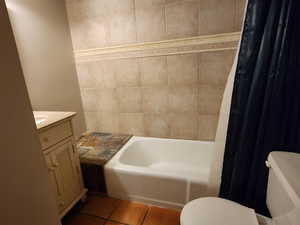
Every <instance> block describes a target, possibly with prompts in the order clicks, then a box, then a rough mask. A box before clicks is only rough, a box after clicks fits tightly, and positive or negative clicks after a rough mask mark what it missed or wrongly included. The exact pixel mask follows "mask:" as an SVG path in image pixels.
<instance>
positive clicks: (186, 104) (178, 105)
mask: <svg viewBox="0 0 300 225" xmlns="http://www.w3.org/2000/svg"><path fill="white" fill-rule="evenodd" d="M197 99H198V88H196V87H171V88H169V110H170V112H197V102H198V100H197Z"/></svg>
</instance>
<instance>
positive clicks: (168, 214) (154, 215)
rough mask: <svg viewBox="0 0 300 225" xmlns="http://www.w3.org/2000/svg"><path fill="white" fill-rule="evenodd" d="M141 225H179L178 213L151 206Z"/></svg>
mask: <svg viewBox="0 0 300 225" xmlns="http://www.w3.org/2000/svg"><path fill="white" fill-rule="evenodd" d="M143 225H180V212H178V211H175V210H171V209H164V208H159V207H155V206H152V207H151V208H150V210H149V212H148V214H147V216H146V219H145V221H144V223H143Z"/></svg>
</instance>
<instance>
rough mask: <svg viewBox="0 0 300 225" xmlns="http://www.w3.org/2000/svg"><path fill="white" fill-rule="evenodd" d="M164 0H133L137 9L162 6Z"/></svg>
mask: <svg viewBox="0 0 300 225" xmlns="http://www.w3.org/2000/svg"><path fill="white" fill-rule="evenodd" d="M164 4H165V0H135V7H136V8H137V9H149V8H154V7H162V6H164Z"/></svg>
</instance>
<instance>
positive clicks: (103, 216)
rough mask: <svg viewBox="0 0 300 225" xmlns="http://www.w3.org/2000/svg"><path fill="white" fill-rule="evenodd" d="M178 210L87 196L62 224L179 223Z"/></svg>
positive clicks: (153, 224) (155, 224)
mask: <svg viewBox="0 0 300 225" xmlns="http://www.w3.org/2000/svg"><path fill="white" fill-rule="evenodd" d="M179 218H180V212H178V211H174V210H170V209H164V208H159V207H156V206H148V205H145V204H142V203H138V202H131V201H125V200H119V199H114V198H109V197H105V196H100V195H99V196H98V195H97V196H96V195H93V196H89V197H88V199H87V202H86V203H84V204H83V205H80V206H78V207H75V209H74V210H72V211H71V212H70V213H69V214H68V215H66V216H65V218H64V219H63V221H62V224H63V225H124V224H125V225H180V221H179Z"/></svg>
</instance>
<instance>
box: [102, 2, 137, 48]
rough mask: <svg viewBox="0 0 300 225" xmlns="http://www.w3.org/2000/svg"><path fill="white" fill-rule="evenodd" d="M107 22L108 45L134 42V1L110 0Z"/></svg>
mask: <svg viewBox="0 0 300 225" xmlns="http://www.w3.org/2000/svg"><path fill="white" fill-rule="evenodd" d="M109 7H110V10H111V15H110V20H109V37H108V42H109V44H110V45H117V44H126V43H133V42H135V41H136V27H135V12H134V0H122V1H120V0H110V2H109Z"/></svg>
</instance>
